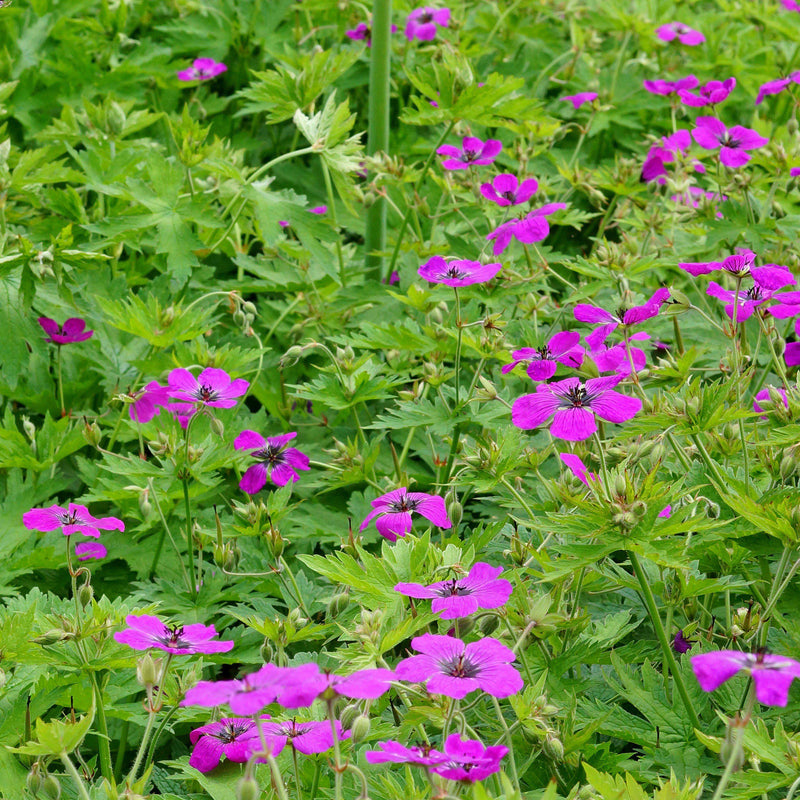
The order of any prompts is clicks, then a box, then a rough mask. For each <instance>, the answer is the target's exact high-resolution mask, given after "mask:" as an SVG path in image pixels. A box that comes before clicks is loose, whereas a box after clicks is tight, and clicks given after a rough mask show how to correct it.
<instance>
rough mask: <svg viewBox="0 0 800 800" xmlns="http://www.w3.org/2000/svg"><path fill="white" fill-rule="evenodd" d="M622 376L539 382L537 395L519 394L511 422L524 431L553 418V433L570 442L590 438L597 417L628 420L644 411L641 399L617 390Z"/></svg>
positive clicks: (617, 420) (613, 420)
mask: <svg viewBox="0 0 800 800" xmlns="http://www.w3.org/2000/svg"><path fill="white" fill-rule="evenodd" d="M621 380H622V376H621V375H611V376H608V377H605V378H591V379H589V380H588V381H586V383H585V384H583V385H582V384H581V382H580V380H579V379H578V378H567V379H566V380H563V381H556V382H554V383H540V384H539V385H538V386H537V387H536V392H535V393H534V394H526V395H523V396H522V397H518V398H517V399H516V400H515V401H514V404H513V406H512V408H511V421H512V422H513V423H514V425H516V426H517V427H518V428H521V429H522V430H530V429H531V428H538V427H539V426H540V425H543V424H544V423H546V422H548V421H549V420H550V418H551V417H552V419H553V423H552V425H551V426H550V433H551V434H552V435H553V436H555V437H557V438H559V439H565V440H567V441H569V442H580V441H583V440H584V439H588V438H589V437H590V436H591V435H592V434H593V433H594V432H595V431H596V430H597V422H596V421H595V416H597V417H600V419H603V420H605V421H606V422H627V421H628V420H629V419H631V418H632V417H634V416H636V414H637V413H638V412H639V411H641V408H642V401H641V400H639V399H638V398H636V397H628V396H627V395H624V394H621V393H620V392H615V391H614V390H613V389H614V387H615V386H616V385H617V384H618V383H619V382H620V381H621Z"/></svg>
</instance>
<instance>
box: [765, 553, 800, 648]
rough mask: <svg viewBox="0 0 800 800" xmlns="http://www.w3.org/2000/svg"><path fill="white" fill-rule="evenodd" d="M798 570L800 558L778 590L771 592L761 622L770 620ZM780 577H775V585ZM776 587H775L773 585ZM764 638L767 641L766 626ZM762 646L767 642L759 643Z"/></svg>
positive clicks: (799, 568)
mask: <svg viewBox="0 0 800 800" xmlns="http://www.w3.org/2000/svg"><path fill="white" fill-rule="evenodd" d="M798 570H800V558H799V559H797V561H795V562H794V564H792V566H791V569H790V570H789V571H788V572H787V573H786V576H785V577H784V578H783V580H782V581H781V583H780V585H779V586H778V587H777V588H773V590H772V591H771V592H770V596H769V599H768V600H767V605H766V607H765V608H764V610H763V611H762V612H761V622H762V624H763V623H765V622H767V621H768V620H769V616H770V614H772V612H773V610H774V608H775V605H776V604H777V602H778V600H779V599H780V597H781V595H782V594H783V593H784V592H785V591H786V589H787V587H788V586H789V584H790V583H791V581H792V579H793V578H794V576H795V575H796V574H797V572H798ZM778 580H779V575H778V573H776V575H775V584H777V583H778ZM773 586H774V585H773ZM764 638H765V639H766V626H765V628H764ZM759 644H760V645H761V646H763V645H764V644H766V641H764V642H759Z"/></svg>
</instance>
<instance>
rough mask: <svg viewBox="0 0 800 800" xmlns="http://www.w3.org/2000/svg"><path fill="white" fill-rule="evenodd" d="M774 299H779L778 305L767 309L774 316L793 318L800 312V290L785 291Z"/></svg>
mask: <svg viewBox="0 0 800 800" xmlns="http://www.w3.org/2000/svg"><path fill="white" fill-rule="evenodd" d="M773 299H774V300H778V301H779V302H778V305H776V306H770V307H769V308H768V309H767V310H768V311H769V313H770V314H772V316H773V317H777V318H778V319H791V318H792V317H796V316H797V315H798V314H800V292H784V293H783V294H779V295H777V296H776V297H774V298H773Z"/></svg>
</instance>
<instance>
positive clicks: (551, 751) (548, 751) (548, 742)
mask: <svg viewBox="0 0 800 800" xmlns="http://www.w3.org/2000/svg"><path fill="white" fill-rule="evenodd" d="M542 752H543V753H544V754H545V755H546V756H547V757H548V758H549V759H551V760H552V761H563V760H564V744H563V742H562V741H561V739H559V738H558V736H556V735H555V734H554V733H548V734H547V736H545V739H544V742H542Z"/></svg>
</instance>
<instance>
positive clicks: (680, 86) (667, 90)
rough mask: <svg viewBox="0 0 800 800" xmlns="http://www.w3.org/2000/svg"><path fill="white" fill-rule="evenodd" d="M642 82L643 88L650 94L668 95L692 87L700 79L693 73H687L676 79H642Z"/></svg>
mask: <svg viewBox="0 0 800 800" xmlns="http://www.w3.org/2000/svg"><path fill="white" fill-rule="evenodd" d="M643 83H644V88H645V89H647V91H648V92H650V94H659V95H663V96H668V95H671V94H677V93H678V92H680V91H686V90H687V89H694V87H695V86H697V84H698V83H700V81H698V80H697V78H695V76H694V75H687V76H686V77H685V78H680V79H679V80H677V81H664V80H660V79H659V80H655V81H643Z"/></svg>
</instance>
